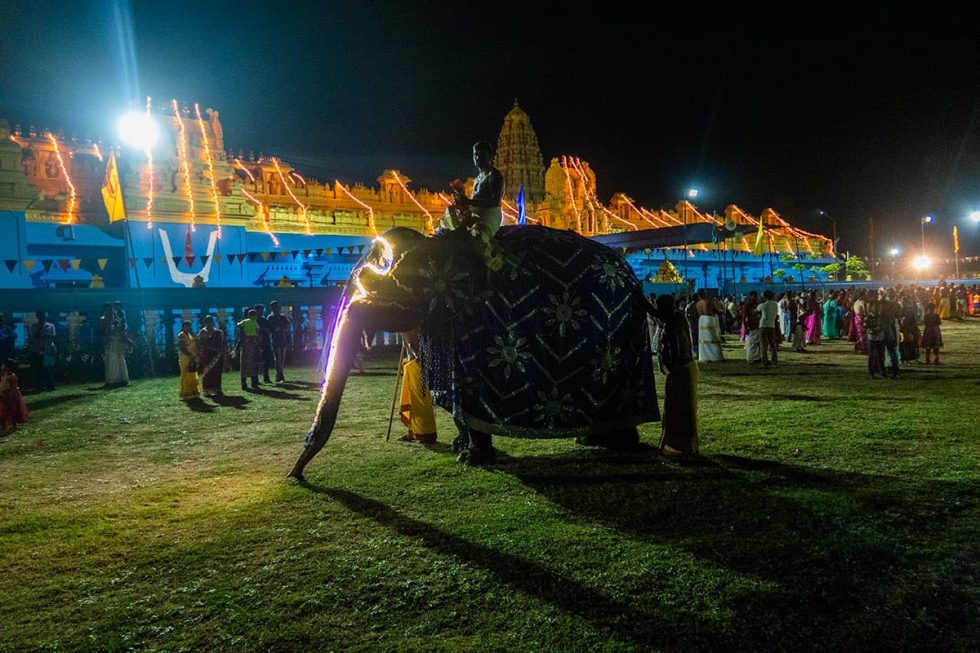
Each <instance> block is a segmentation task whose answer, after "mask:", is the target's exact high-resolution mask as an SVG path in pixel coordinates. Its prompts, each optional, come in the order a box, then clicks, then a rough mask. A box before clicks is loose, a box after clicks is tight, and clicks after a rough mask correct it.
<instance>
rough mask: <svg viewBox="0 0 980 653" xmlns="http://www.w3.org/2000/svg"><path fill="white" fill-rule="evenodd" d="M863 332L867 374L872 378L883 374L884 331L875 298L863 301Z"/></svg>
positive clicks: (881, 376)
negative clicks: (866, 356) (866, 354)
mask: <svg viewBox="0 0 980 653" xmlns="http://www.w3.org/2000/svg"><path fill="white" fill-rule="evenodd" d="M864 333H865V334H866V337H867V342H868V376H869V377H871V378H872V379H877V378H884V376H885V331H884V327H883V325H882V320H881V315H880V314H879V305H878V301H877V299H875V298H874V297H869V298H868V301H867V302H866V303H865V312H864Z"/></svg>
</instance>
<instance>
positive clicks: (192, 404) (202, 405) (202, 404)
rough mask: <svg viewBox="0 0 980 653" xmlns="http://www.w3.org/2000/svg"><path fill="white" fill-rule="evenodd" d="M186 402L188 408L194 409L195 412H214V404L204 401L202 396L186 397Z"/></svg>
mask: <svg viewBox="0 0 980 653" xmlns="http://www.w3.org/2000/svg"><path fill="white" fill-rule="evenodd" d="M184 403H185V404H186V405H187V407H188V408H190V409H191V410H193V411H194V412H195V413H213V412H214V406H212V405H211V404H209V403H208V402H206V401H204V400H203V399H201V398H200V397H192V398H191V399H185V400H184Z"/></svg>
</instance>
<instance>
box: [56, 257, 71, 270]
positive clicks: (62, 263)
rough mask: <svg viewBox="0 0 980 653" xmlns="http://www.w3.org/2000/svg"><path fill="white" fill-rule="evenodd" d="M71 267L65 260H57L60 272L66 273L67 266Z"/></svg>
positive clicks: (69, 262)
mask: <svg viewBox="0 0 980 653" xmlns="http://www.w3.org/2000/svg"><path fill="white" fill-rule="evenodd" d="M69 265H71V261H69V260H68V259H66V258H59V259H58V267H59V268H61V271H62V272H68V266H69Z"/></svg>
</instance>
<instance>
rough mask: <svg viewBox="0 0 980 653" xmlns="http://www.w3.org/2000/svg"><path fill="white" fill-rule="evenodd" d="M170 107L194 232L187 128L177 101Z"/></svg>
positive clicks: (194, 222)
mask: <svg viewBox="0 0 980 653" xmlns="http://www.w3.org/2000/svg"><path fill="white" fill-rule="evenodd" d="M170 106H171V107H173V110H174V117H175V118H177V158H178V160H179V163H180V169H181V171H182V173H183V175H184V195H185V196H186V197H187V204H188V206H189V207H190V214H191V231H194V230H195V229H196V228H197V215H196V214H195V211H194V191H193V189H192V188H191V167H190V163H189V162H188V160H187V128H186V127H184V119H183V117H181V115H180V107H179V106H177V100H171V101H170Z"/></svg>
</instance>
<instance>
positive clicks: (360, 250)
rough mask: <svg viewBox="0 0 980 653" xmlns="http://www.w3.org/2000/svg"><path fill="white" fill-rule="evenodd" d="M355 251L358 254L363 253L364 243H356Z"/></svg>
mask: <svg viewBox="0 0 980 653" xmlns="http://www.w3.org/2000/svg"><path fill="white" fill-rule="evenodd" d="M357 253H358V254H363V253H364V245H358V246H357Z"/></svg>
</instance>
